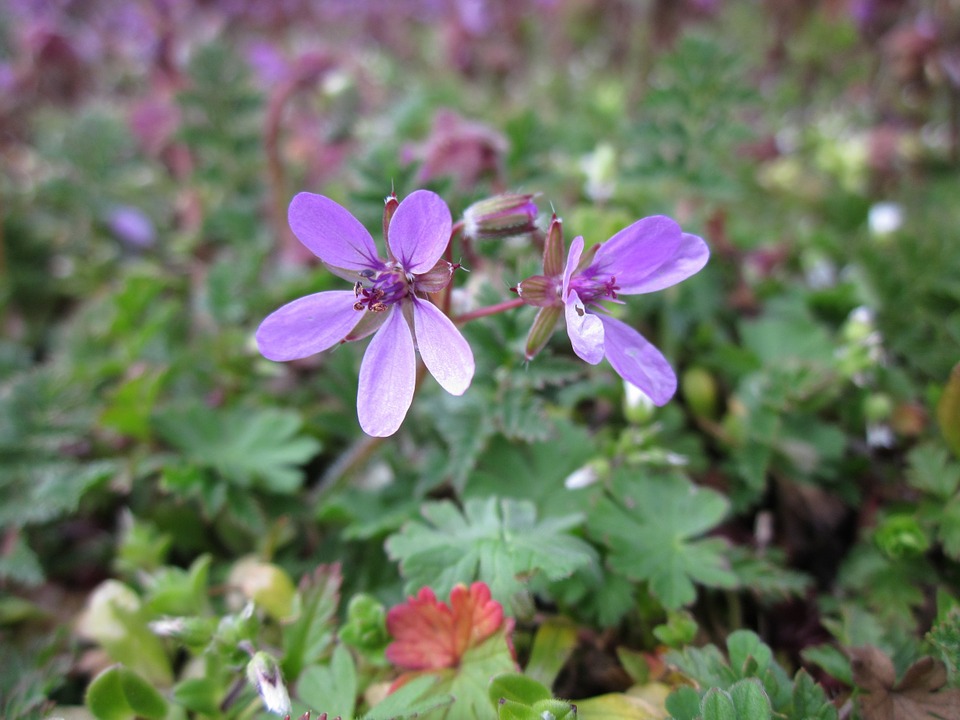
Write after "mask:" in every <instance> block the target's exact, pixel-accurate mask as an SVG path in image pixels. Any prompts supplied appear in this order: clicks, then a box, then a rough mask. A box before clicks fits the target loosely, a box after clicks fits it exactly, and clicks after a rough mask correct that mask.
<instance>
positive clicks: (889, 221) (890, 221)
mask: <svg viewBox="0 0 960 720" xmlns="http://www.w3.org/2000/svg"><path fill="white" fill-rule="evenodd" d="M902 225H903V207H902V206H901V205H900V204H899V203H895V202H878V203H876V204H875V205H873V206H871V208H870V210H869V211H868V213H867V227H869V228H870V234H871V235H873V236H874V237H886V236H887V235H890V234H892V233H895V232H896V231H897V230H899V229H900V227H901V226H902Z"/></svg>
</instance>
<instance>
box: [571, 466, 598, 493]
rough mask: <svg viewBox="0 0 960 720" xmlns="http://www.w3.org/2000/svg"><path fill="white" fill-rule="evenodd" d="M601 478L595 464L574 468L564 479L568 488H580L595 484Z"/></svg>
mask: <svg viewBox="0 0 960 720" xmlns="http://www.w3.org/2000/svg"><path fill="white" fill-rule="evenodd" d="M599 479H600V476H599V474H598V473H597V469H596V468H595V467H594V466H593V465H584V466H583V467H582V468H579V469H577V470H574V471H573V472H572V473H570V474H569V475H567V477H566V479H565V480H564V481H563V486H564V487H565V488H566V489H567V490H579V489H580V488H585V487H589V486H590V485H593V484H594V483H595V482H596V481H597V480H599Z"/></svg>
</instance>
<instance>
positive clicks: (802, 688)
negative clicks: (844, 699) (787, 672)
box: [790, 661, 849, 720]
mask: <svg viewBox="0 0 960 720" xmlns="http://www.w3.org/2000/svg"><path fill="white" fill-rule="evenodd" d="M847 667H848V668H849V661H848V662H847ZM791 700H792V704H791V711H792V713H791V715H790V717H794V718H800V719H801V720H837V709H836V708H835V707H834V706H833V703H831V702H830V701H829V700H828V699H827V694H826V692H824V690H823V688H822V687H820V686H819V685H817V684H816V683H815V682H814V680H813V678H812V677H810V674H809V673H807V671H806V670H803V669H802V668H801V669H800V670H799V671H798V672H797V674H796V676H794V678H793V697H792V698H791Z"/></svg>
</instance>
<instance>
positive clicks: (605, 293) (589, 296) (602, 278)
mask: <svg viewBox="0 0 960 720" xmlns="http://www.w3.org/2000/svg"><path fill="white" fill-rule="evenodd" d="M594 272H595V271H594V269H593V268H587V269H586V270H584V271H583V272H582V273H579V274H577V275H574V277H573V278H571V279H570V288H571V289H572V290H576V291H577V295H579V296H580V300H581V301H582V302H583V304H584V305H590V304H596V303H598V302H600V301H602V300H616V299H617V292H618V291H619V290H620V286H619V285H617V278H616V277H614V276H613V275H600V274H594Z"/></svg>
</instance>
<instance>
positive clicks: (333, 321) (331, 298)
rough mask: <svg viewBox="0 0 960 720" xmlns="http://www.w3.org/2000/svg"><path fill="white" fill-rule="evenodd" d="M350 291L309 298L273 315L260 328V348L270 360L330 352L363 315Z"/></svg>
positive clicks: (295, 301)
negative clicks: (354, 307)
mask: <svg viewBox="0 0 960 720" xmlns="http://www.w3.org/2000/svg"><path fill="white" fill-rule="evenodd" d="M356 301H357V298H356V296H355V295H354V294H353V292H352V291H350V290H331V291H328V292H321V293H315V294H313V295H307V296H306V297H302V298H300V299H299V300H294V301H293V302H289V303H287V304H286V305H284V306H283V307H281V308H280V309H279V310H275V311H274V312H272V313H270V314H269V315H268V316H267V317H266V319H265V320H264V321H263V322H262V323H260V327H259V328H257V336H256V337H257V347H259V348H260V352H261V353H262V354H263V356H264V357H265V358H267V359H269V360H276V361H278V362H282V361H285V360H298V359H299V358H305V357H308V356H310V355H314V354H315V353H318V352H321V351H323V350H326V349H327V348H329V347H332V346H333V345H336V344H337V343H338V342H340V341H341V340H343V338H344V337H346V336H347V334H348V333H349V332H350V331H351V330H353V328H354V327H355V326H356V324H357V323H358V322H360V319H361V315H360V313H358V312H357V311H356V310H354V309H353V304H354V303H355V302H356Z"/></svg>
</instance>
